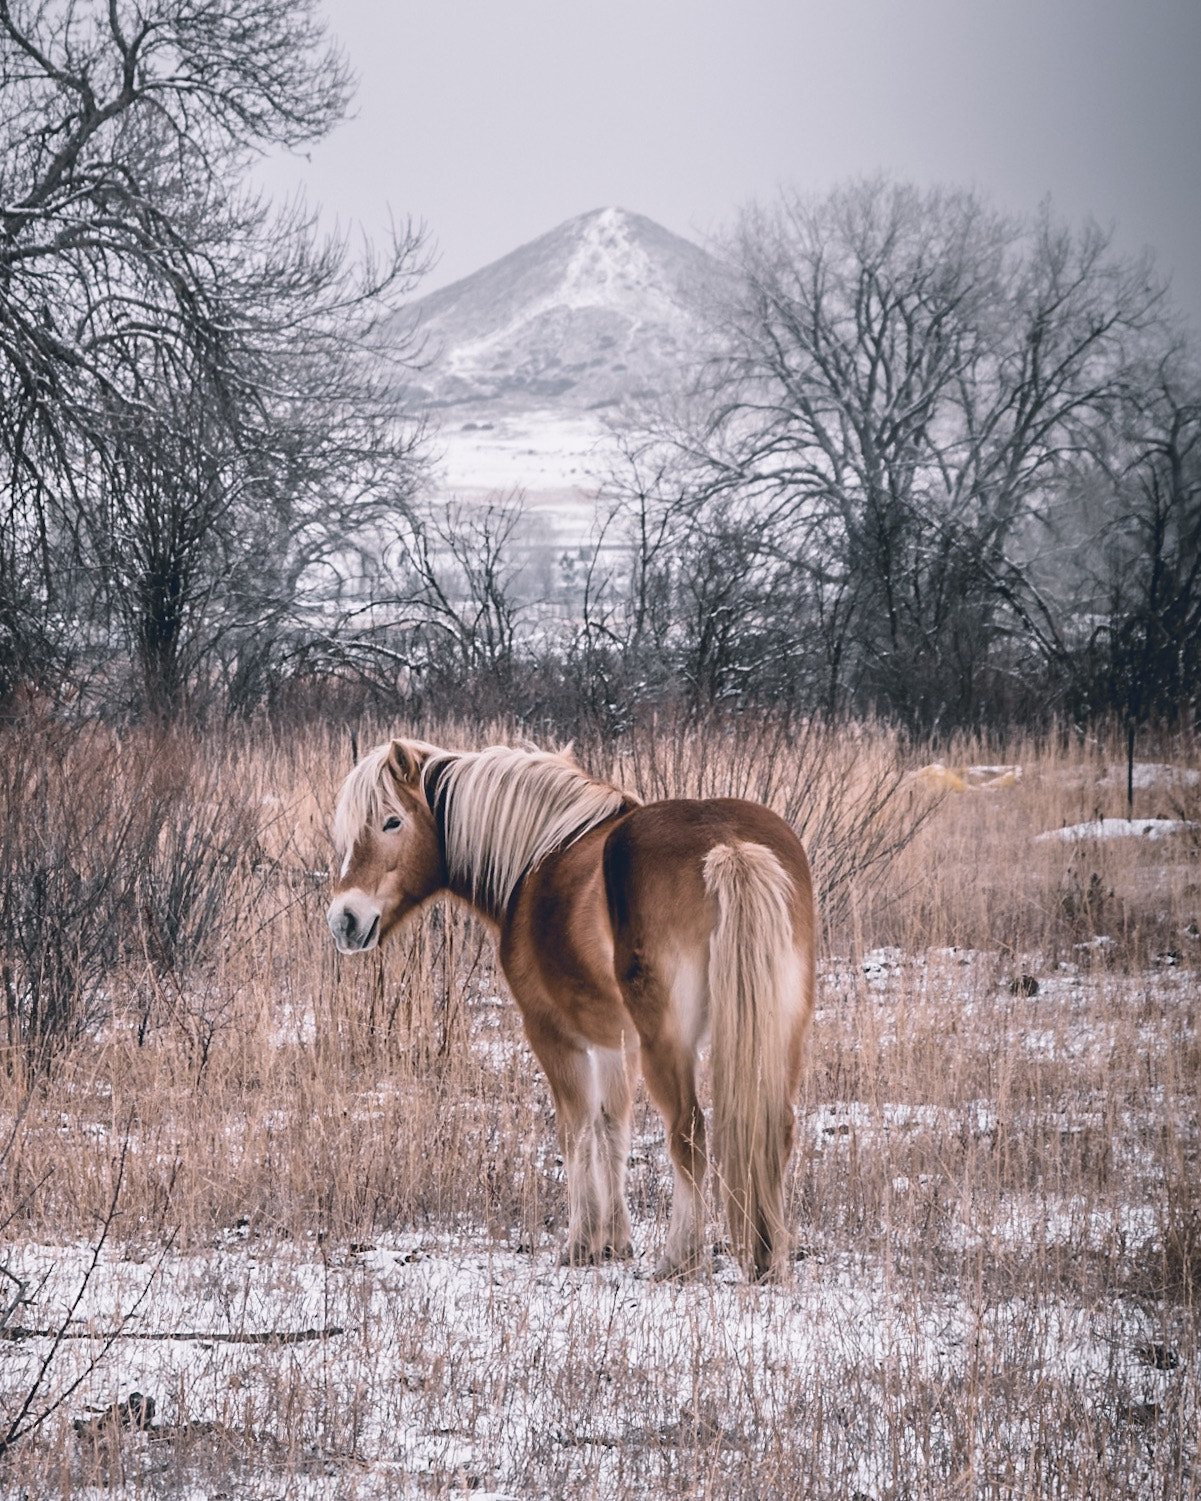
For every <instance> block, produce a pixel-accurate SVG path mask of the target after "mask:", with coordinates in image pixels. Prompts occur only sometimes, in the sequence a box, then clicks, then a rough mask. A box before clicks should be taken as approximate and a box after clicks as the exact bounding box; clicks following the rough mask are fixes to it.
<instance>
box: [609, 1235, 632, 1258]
mask: <svg viewBox="0 0 1201 1501" xmlns="http://www.w3.org/2000/svg"><path fill="white" fill-rule="evenodd" d="M633 1259H634V1246H633V1243H632V1242H631V1241H628V1240H627V1241H626V1242H625V1244H624V1245H620V1246H606V1247H605V1260H606V1261H632V1260H633Z"/></svg>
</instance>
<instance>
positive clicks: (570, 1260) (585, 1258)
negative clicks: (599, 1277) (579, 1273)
mask: <svg viewBox="0 0 1201 1501" xmlns="http://www.w3.org/2000/svg"><path fill="white" fill-rule="evenodd" d="M603 1259H604V1258H603V1254H602V1253H600V1252H597V1251H594V1250H593V1249H592V1247H591V1246H587V1245H583V1244H581V1242H579V1241H572V1242H571V1243H570V1244H569V1245H566V1246H564V1247H563V1249H562V1250H561V1251H560V1252H559V1265H560V1266H599V1265H600V1263H601V1261H602V1260H603Z"/></svg>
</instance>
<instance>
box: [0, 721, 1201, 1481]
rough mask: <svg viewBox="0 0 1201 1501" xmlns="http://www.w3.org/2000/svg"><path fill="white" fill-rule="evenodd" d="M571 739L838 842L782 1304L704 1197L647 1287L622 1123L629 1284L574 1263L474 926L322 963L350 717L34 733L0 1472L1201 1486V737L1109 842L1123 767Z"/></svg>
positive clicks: (1141, 796) (804, 735)
mask: <svg viewBox="0 0 1201 1501" xmlns="http://www.w3.org/2000/svg"><path fill="white" fill-rule="evenodd" d="M377 728H378V727H377ZM422 730H423V732H424V733H425V734H426V735H428V736H430V737H432V738H441V739H442V740H443V741H444V742H445V743H456V744H467V743H484V742H485V741H487V740H488V739H492V738H497V737H499V736H501V735H503V734H504V732H505V731H504V727H503V726H493V727H491V728H490V729H485V728H480V727H463V726H454V725H448V726H442V727H433V726H429V725H425V726H423V727H422ZM359 734H360V744H361V745H363V746H366V745H368V744H370V743H371V741H372V739H373V738H376V736H375V735H374V734H373V732H372V729H371V727H370V726H362V727H360V730H359ZM576 754H577V755H578V756H579V758H580V759H581V761H583V762H584V764H586V765H588V766H589V768H590V769H592V770H594V771H596V772H598V773H600V774H605V775H610V776H612V777H614V778H615V779H618V780H621V781H622V782H623V783H624V784H625V785H627V786H630V787H631V788H633V789H634V790H636V791H638V792H640V793H641V794H643V795H645V796H655V795H663V794H669V793H680V794H684V793H696V792H716V791H722V792H735V793H744V794H746V795H750V796H755V797H759V798H762V799H763V800H765V801H768V802H771V803H772V804H773V805H775V806H776V807H778V808H779V809H780V810H781V811H782V812H784V813H785V814H786V815H787V816H789V817H790V818H791V819H792V820H793V821H794V822H795V823H796V824H797V826H798V827H799V828H801V829H802V831H803V833H804V836H805V838H806V841H807V843H808V844H809V846H810V849H811V852H812V855H813V858H814V862H815V868H816V870H817V872H818V875H819V880H820V884H821V888H822V890H823V891H824V892H825V893H826V896H825V901H824V907H823V911H824V923H823V926H824V936H823V950H822V956H821V990H820V999H819V1011H818V1016H817V1021H816V1024H815V1027H814V1031H813V1040H812V1050H811V1058H810V1064H809V1068H808V1073H807V1078H806V1083H805V1087H804V1091H803V1095H802V1098H801V1099H800V1101H799V1102H798V1121H799V1125H800V1131H799V1143H800V1145H799V1149H798V1151H797V1153H796V1154H795V1157H794V1162H793V1167H792V1174H791V1181H790V1204H791V1220H792V1224H793V1226H794V1230H795V1237H796V1240H795V1248H794V1254H793V1260H792V1263H791V1269H790V1271H789V1273H788V1274H787V1276H786V1277H785V1278H784V1279H783V1280H782V1281H781V1283H780V1284H779V1285H777V1286H767V1287H751V1286H748V1285H747V1284H746V1283H745V1282H743V1281H742V1280H741V1279H740V1277H739V1275H738V1273H737V1271H736V1269H735V1268H734V1266H733V1264H732V1262H731V1260H730V1258H729V1257H728V1255H727V1254H726V1252H725V1249H724V1246H723V1244H722V1242H721V1228H720V1221H719V1220H718V1218H717V1215H716V1213H714V1214H713V1215H712V1218H711V1222H710V1223H711V1229H712V1235H713V1258H712V1269H711V1272H709V1273H706V1274H705V1275H703V1276H701V1277H699V1278H697V1279H695V1280H693V1281H690V1282H686V1283H684V1284H680V1285H662V1284H657V1283H655V1282H653V1281H651V1280H650V1278H649V1276H648V1269H649V1267H650V1265H651V1264H652V1262H653V1258H654V1254H655V1252H656V1250H657V1248H658V1246H659V1244H660V1242H661V1239H662V1236H663V1233H664V1230H665V1226H666V1219H667V1211H668V1192H669V1188H670V1173H669V1170H668V1166H667V1158H666V1152H665V1149H664V1145H663V1139H662V1130H661V1127H660V1124H659V1121H658V1118H657V1116H656V1115H655V1113H654V1111H653V1109H652V1108H651V1107H650V1106H649V1105H648V1104H647V1103H646V1101H645V1098H642V1099H641V1100H640V1104H639V1114H638V1119H637V1125H636V1130H635V1143H634V1150H633V1155H632V1167H631V1190H632V1200H633V1210H634V1219H635V1241H636V1247H637V1252H638V1254H637V1256H636V1259H635V1260H634V1261H633V1262H632V1263H629V1264H624V1265H613V1266H606V1267H604V1268H601V1269H578V1270H577V1269H564V1268H560V1267H559V1266H558V1265H557V1258H556V1250H557V1245H558V1243H559V1240H560V1238H561V1236H562V1232H563V1228H564V1223H565V1213H566V1205H565V1199H564V1190H563V1179H562V1167H561V1163H560V1162H559V1160H558V1157H557V1149H556V1143H555V1135H554V1125H553V1117H552V1113H551V1109H550V1103H549V1098H548V1094H547V1090H546V1088H545V1086H544V1084H543V1081H542V1079H541V1076H540V1074H539V1073H538V1070H537V1067H536V1065H535V1063H534V1061H533V1059H532V1057H531V1055H530V1053H529V1051H528V1049H527V1047H526V1046H525V1043H524V1040H523V1037H522V1032H521V1025H520V1018H519V1016H518V1015H517V1013H516V1010H515V1008H514V1007H513V1004H512V1002H511V1001H510V1000H508V998H507V997H506V995H505V992H504V986H503V982H502V981H501V979H500V977H499V976H498V974H497V971H496V969H495V966H494V960H493V954H492V950H491V946H490V940H489V938H488V936H487V934H486V933H485V932H484V931H483V929H482V928H481V927H480V925H479V924H478V923H477V922H476V921H475V920H474V919H472V918H471V917H470V916H469V915H467V914H466V913H464V912H463V911H460V910H458V909H455V908H451V907H446V906H438V907H437V908H435V909H433V910H432V911H430V912H429V913H428V914H427V916H426V917H425V918H424V920H423V921H422V922H421V923H420V924H418V925H415V926H414V927H413V928H411V929H410V930H409V931H407V932H406V933H405V934H404V935H402V937H401V938H400V939H399V941H397V942H396V944H395V945H394V947H392V948H391V949H390V950H387V951H385V953H384V954H383V955H382V956H379V955H376V956H368V957H366V958H362V959H359V960H357V961H355V960H346V959H340V958H339V957H338V956H337V955H336V954H335V952H334V950H333V945H332V943H331V942H330V941H329V937H328V934H327V932H326V930H325V928H324V920H323V909H324V905H325V901H326V891H327V889H328V879H327V875H326V872H327V869H328V864H329V860H330V848H329V842H328V836H327V825H328V814H329V810H330V808H331V806H332V802H333V797H334V794H335V791H336V786H337V783H338V781H339V780H340V778H341V776H342V775H343V774H344V772H345V771H346V770H347V769H348V766H349V746H348V742H347V737H346V736H345V733H344V732H341V733H334V732H333V731H328V732H323V731H317V730H309V731H304V732H297V733H296V734H295V735H294V736H288V735H284V734H282V733H274V734H273V733H269V732H268V731H266V730H253V729H246V730H244V731H243V730H238V729H237V728H228V729H226V730H225V731H223V732H222V733H221V734H219V735H218V734H217V733H216V732H214V733H213V734H212V735H211V736H209V737H208V738H207V739H205V738H201V739H200V740H198V741H196V742H188V741H186V740H185V739H183V738H182V737H170V736H169V737H166V738H165V739H162V740H152V739H150V738H149V737H147V736H145V735H136V734H132V733H131V734H129V735H125V736H123V737H122V736H118V735H117V734H116V733H115V732H110V731H101V730H93V731H89V732H86V733H85V732H82V731H71V732H69V733H68V732H65V731H62V732H59V731H54V732H51V731H48V730H47V729H46V728H45V727H44V726H43V727H34V728H33V729H30V730H28V731H25V730H20V729H16V730H12V731H10V732H6V733H5V737H4V738H2V739H0V796H3V798H4V799H5V805H4V812H5V816H6V825H5V827H6V832H5V834H4V836H3V841H4V842H3V855H2V859H3V862H4V863H3V865H2V866H0V879H2V881H3V883H4V887H3V889H4V890H5V891H6V892H7V896H6V898H5V900H6V901H7V903H8V905H7V906H6V907H5V908H4V909H3V911H0V934H2V935H3V988H4V993H5V998H6V1006H7V1028H8V1030H7V1035H6V1046H5V1051H4V1055H3V1056H4V1059H5V1063H6V1067H5V1068H4V1069H3V1070H0V1153H2V1156H0V1225H2V1226H3V1234H4V1249H3V1251H2V1252H0V1269H2V1271H3V1275H2V1276H0V1335H2V1336H3V1338H2V1339H0V1437H2V1436H3V1434H4V1433H5V1432H8V1433H9V1434H10V1436H11V1437H12V1439H13V1441H12V1442H11V1444H10V1446H9V1447H8V1449H7V1453H5V1454H4V1455H3V1456H2V1457H0V1494H4V1495H13V1496H28V1497H42V1496H47V1497H49V1496H58V1495H69V1496H75V1497H93V1496H96V1497H99V1496H101V1495H105V1496H113V1495H130V1496H147V1497H153V1496H186V1497H196V1498H201V1497H204V1498H216V1497H218V1496H227V1497H238V1498H241V1497H246V1498H260V1497H261V1498H269V1497H270V1498H274V1497H295V1498H298V1501H299V1498H305V1501H307V1498H313V1501H318V1498H320V1501H325V1498H329V1501H333V1498H347V1501H349V1498H362V1501H367V1498H377V1497H378V1498H391V1497H396V1498H408V1497H414V1498H416V1497H435V1496H458V1495H466V1494H471V1495H474V1496H475V1497H477V1498H479V1497H487V1496H491V1497H493V1498H497V1497H514V1498H521V1501H534V1498H541V1497H573V1498H574V1497H583V1496H596V1497H601V1498H611V1497H661V1496H676V1495H678V1496H707V1497H708V1496H712V1497H726V1496H728V1497H739V1498H744V1497H754V1498H766V1497H781V1498H788V1497H813V1498H824V1497H829V1498H861V1501H862V1498H872V1501H886V1498H897V1501H899V1498H902V1497H922V1498H927V1497H929V1498H944V1497H945V1498H973V1501H974V1498H986V1497H997V1498H1000V1497H1027V1496H1028V1497H1043V1496H1048V1497H1065V1498H1067V1497H1081V1498H1083V1497H1099V1496H1132V1497H1133V1496H1139V1497H1164V1498H1176V1497H1191V1496H1196V1495H1201V1473H1199V1470H1198V1459H1197V1450H1198V1441H1197V1440H1198V1429H1199V1419H1201V1414H1199V1401H1198V1398H1199V1391H1198V1386H1199V1367H1198V1295H1199V1293H1201V1157H1199V1153H1201V1136H1199V1132H1201V1125H1199V1121H1201V1037H1199V1033H1198V1009H1199V998H1201V987H1199V986H1198V970H1199V969H1201V928H1199V926H1198V924H1199V921H1201V862H1199V860H1198V855H1199V852H1201V828H1199V827H1198V824H1199V823H1201V757H1199V748H1198V747H1197V746H1196V745H1195V744H1193V743H1174V744H1164V745H1161V746H1159V747H1157V749H1156V750H1155V753H1154V754H1155V757H1156V759H1155V761H1154V762H1152V761H1151V759H1150V755H1148V759H1147V761H1146V762H1144V763H1142V764H1141V765H1139V766H1138V767H1136V773H1137V775H1136V779H1135V780H1136V787H1135V803H1134V810H1133V811H1134V813H1135V815H1136V817H1137V819H1138V820H1139V823H1138V824H1137V825H1136V826H1135V828H1142V829H1144V830H1145V829H1150V832H1134V831H1133V830H1132V829H1131V827H1130V826H1128V825H1125V824H1122V825H1118V824H1108V823H1104V824H1103V823H1099V822H1097V820H1100V819H1124V818H1125V816H1126V813H1127V811H1128V810H1127V803H1126V772H1125V767H1124V765H1120V764H1119V763H1120V761H1121V753H1120V749H1119V747H1118V746H1117V744H1116V743H1112V744H1111V743H1108V742H1106V741H1104V740H1100V741H1097V740H1084V739H1081V738H1079V737H1069V736H1063V737H1051V738H1050V739H1047V740H1042V741H1033V740H1030V741H1022V740H1016V739H1015V740H1014V741H1013V742H1012V743H1010V744H1007V745H1000V746H998V745H982V744H977V743H973V742H969V741H964V742H962V743H959V744H955V745H952V746H949V747H948V746H944V747H942V749H941V751H940V752H939V755H938V762H939V764H937V765H933V764H931V763H932V762H934V760H935V757H934V753H933V752H931V751H929V750H928V749H924V748H921V747H914V746H909V745H905V744H903V743H902V742H900V741H899V740H898V739H897V738H896V737H895V736H893V735H891V734H890V733H888V732H886V731H884V730H881V729H878V728H874V727H871V726H867V727H845V728H843V729H842V730H840V731H839V732H837V733H833V732H830V731H825V730H820V729H817V728H813V727H804V726H802V727H799V728H798V727H795V726H793V727H787V726H780V725H772V724H770V723H766V722H761V723H758V724H756V725H754V726H746V725H743V726H741V727H738V726H734V727H731V726H726V727H724V728H717V727H710V728H709V729H707V730H705V731H703V732H701V731H698V730H696V729H693V728H689V727H688V726H686V725H684V724H677V723H674V722H671V721H664V722H656V723H653V724H650V725H647V726H645V727H643V728H642V729H640V730H639V731H637V732H636V733H632V734H630V735H627V736H626V737H624V738H622V739H620V740H618V741H617V742H615V743H610V744H595V745H581V746H578V747H577V748H576ZM985 767H986V768H989V769H988V770H981V769H980V768H985ZM147 810H157V812H156V813H155V815H154V816H153V817H151V814H150V812H148V811H147ZM147 820H149V821H147ZM1082 825H1083V826H1086V827H1083V828H1081V827H1079V826H1082ZM1064 829H1069V830H1075V832H1074V833H1071V834H1069V835H1068V836H1067V837H1059V836H1058V835H1057V834H1056V831H1059V830H1064ZM1041 834H1048V835H1051V836H1052V837H1049V838H1046V839H1039V838H1038V836H1039V835H1041ZM14 892H20V893H23V895H22V896H21V899H20V901H19V902H18V901H16V899H15V898H14V897H13V893H14ZM121 912H125V913H127V918H126V919H121V918H120V917H119V914H120V913H121ZM64 914H66V916H65V917H64ZM68 919H69V920H68ZM123 921H124V922H125V924H126V926H125V927H124V928H120V924H121V922H123ZM3 924H7V926H3ZM118 928H120V931H115V929H118ZM22 935H24V937H25V939H26V940H29V941H26V942H25V944H24V947H22ZM31 935H33V936H34V937H37V939H38V941H37V943H36V944H35V943H33V942H32V939H31ZM39 935H40V936H39ZM39 955H40V956H41V957H40V958H39V957H37V956H39ZM47 956H48V957H47ZM39 965H40V966H41V967H40V968H38V966H39ZM34 995H36V996H37V997H38V1005H40V1006H41V1008H42V1009H41V1012H40V1013H39V1014H40V1016H41V1018H42V1019H41V1021H40V1022H39V1027H40V1031H39V1032H38V1035H37V1037H34V1036H33V1034H32V1032H31V1030H30V1006H31V1005H32V1004H33V1002H32V1001H31V999H30V997H32V996H34ZM43 1044H46V1046H43ZM51 1044H52V1046H51ZM47 1048H48V1049H49V1050H48V1051H47ZM135 1393H140V1394H144V1396H146V1397H153V1399H154V1410H153V1413H151V1411H150V1409H149V1406H148V1405H146V1404H144V1403H143V1402H142V1401H140V1400H132V1401H131V1394H135ZM119 1404H124V1406H123V1407H122V1406H120V1405H119Z"/></svg>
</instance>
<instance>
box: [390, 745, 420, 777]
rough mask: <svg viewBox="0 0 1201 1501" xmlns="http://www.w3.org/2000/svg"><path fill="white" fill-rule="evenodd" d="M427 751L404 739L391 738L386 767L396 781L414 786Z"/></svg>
mask: <svg viewBox="0 0 1201 1501" xmlns="http://www.w3.org/2000/svg"><path fill="white" fill-rule="evenodd" d="M428 755H429V751H428V750H426V748H425V747H424V746H420V747H419V746H416V745H413V744H412V743H411V742H409V741H405V740H393V742H392V749H391V750H390V751H389V752H388V767H389V769H390V770H391V772H392V775H393V776H394V777H395V778H396V780H397V781H398V782H407V783H408V784H409V785H410V786H416V784H417V781H418V779H419V778H420V776H421V768H422V767H423V766H424V765H425V761H426V757H427V756H428Z"/></svg>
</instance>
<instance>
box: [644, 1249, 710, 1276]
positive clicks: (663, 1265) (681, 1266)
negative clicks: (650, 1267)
mask: <svg viewBox="0 0 1201 1501" xmlns="http://www.w3.org/2000/svg"><path fill="white" fill-rule="evenodd" d="M700 1269H701V1259H700V1256H699V1255H696V1256H690V1257H688V1258H687V1259H686V1260H684V1261H673V1260H671V1258H670V1257H668V1256H660V1257H659V1260H658V1261H657V1262H656V1263H655V1270H654V1271H653V1272H652V1273H651V1276H652V1277H653V1278H654V1280H655V1281H656V1282H687V1281H689V1280H690V1279H691V1278H693V1277H695V1276H697V1275H698V1273H699V1272H700Z"/></svg>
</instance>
